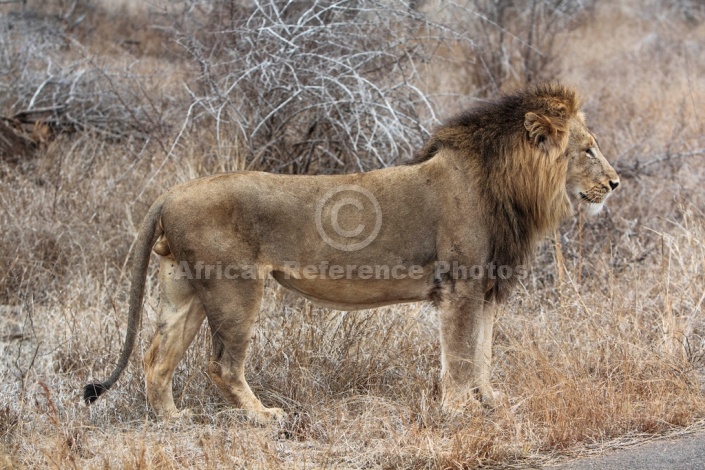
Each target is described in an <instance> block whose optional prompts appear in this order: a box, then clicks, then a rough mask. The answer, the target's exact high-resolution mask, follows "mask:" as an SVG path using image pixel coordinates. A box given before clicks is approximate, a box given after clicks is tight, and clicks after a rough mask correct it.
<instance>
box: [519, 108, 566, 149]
mask: <svg viewBox="0 0 705 470" xmlns="http://www.w3.org/2000/svg"><path fill="white" fill-rule="evenodd" d="M524 127H525V128H526V130H527V131H528V134H529V142H531V145H533V146H535V147H539V148H540V149H542V150H544V151H545V152H549V151H551V150H553V149H556V148H560V146H561V139H560V136H561V133H562V132H563V129H564V127H565V125H564V123H563V122H562V120H561V119H560V118H550V117H548V116H539V115H538V114H536V113H532V112H528V113H526V114H525V115H524Z"/></svg>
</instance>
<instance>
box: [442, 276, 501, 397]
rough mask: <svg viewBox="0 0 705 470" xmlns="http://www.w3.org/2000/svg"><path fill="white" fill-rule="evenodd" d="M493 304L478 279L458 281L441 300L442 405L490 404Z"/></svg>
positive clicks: (493, 394)
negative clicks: (462, 282) (469, 281)
mask: <svg viewBox="0 0 705 470" xmlns="http://www.w3.org/2000/svg"><path fill="white" fill-rule="evenodd" d="M493 326H494V305H493V303H492V302H487V301H485V293H484V288H483V284H482V283H479V282H477V283H466V284H461V283H458V284H456V286H455V289H454V292H452V293H448V295H447V296H446V298H444V300H443V302H442V304H441V363H442V369H441V383H442V389H443V409H444V410H456V411H461V410H464V409H466V408H468V407H472V406H476V405H477V401H478V399H479V400H480V401H481V402H482V404H483V405H485V406H489V407H494V405H495V402H496V398H497V394H496V392H495V391H494V390H493V389H492V386H491V385H490V364H491V362H492V328H493Z"/></svg>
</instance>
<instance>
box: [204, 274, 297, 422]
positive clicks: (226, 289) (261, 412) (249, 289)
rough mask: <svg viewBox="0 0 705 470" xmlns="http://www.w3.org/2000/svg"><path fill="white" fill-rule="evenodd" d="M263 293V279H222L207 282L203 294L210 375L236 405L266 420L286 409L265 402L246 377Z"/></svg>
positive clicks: (254, 416) (272, 418)
mask: <svg viewBox="0 0 705 470" xmlns="http://www.w3.org/2000/svg"><path fill="white" fill-rule="evenodd" d="M200 294H201V291H199V295H200ZM263 294H264V280H261V279H257V280H238V281H232V280H230V281H225V280H221V281H220V282H211V283H209V284H208V285H207V286H204V287H203V295H201V298H202V299H203V301H204V305H205V307H206V315H207V317H208V324H209V325H210V329H211V334H212V337H213V350H212V351H211V359H210V362H209V364H208V373H209V375H210V376H211V379H212V380H213V381H214V382H215V383H216V384H217V385H218V387H219V388H220V390H221V391H222V392H223V395H225V397H226V398H227V399H228V400H229V401H230V402H232V403H233V404H234V405H235V406H237V407H239V408H242V409H244V410H245V411H247V413H248V415H249V416H250V417H252V418H253V419H254V420H256V421H258V422H261V423H267V422H271V421H273V420H276V419H279V418H282V417H284V416H285V413H284V411H283V410H281V409H280V408H267V407H265V406H264V405H262V403H261V402H260V401H259V399H258V398H257V397H256V396H255V394H254V393H253V392H252V390H251V389H250V386H249V385H248V383H247V381H246V380H245V357H246V355H247V348H248V346H249V342H250V338H251V336H252V329H253V327H254V324H255V321H256V319H257V315H258V313H259V308H260V303H261V300H262V295H263Z"/></svg>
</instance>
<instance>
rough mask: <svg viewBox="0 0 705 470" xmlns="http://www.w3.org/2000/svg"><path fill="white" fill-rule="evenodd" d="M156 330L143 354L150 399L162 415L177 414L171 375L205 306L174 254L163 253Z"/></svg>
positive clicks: (196, 327)
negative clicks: (145, 352)
mask: <svg viewBox="0 0 705 470" xmlns="http://www.w3.org/2000/svg"><path fill="white" fill-rule="evenodd" d="M159 281H160V299H159V307H158V309H157V332H156V334H155V336H154V339H153V340H152V344H151V346H150V348H149V350H148V351H147V354H145V357H144V369H145V380H146V385H147V400H148V401H149V404H150V405H151V406H152V408H153V409H154V411H155V412H156V413H157V415H159V416H160V417H165V418H169V417H174V416H178V415H179V412H178V410H177V408H176V404H175V403H174V397H173V393H172V379H173V377H174V370H175V369H176V366H177V364H178V363H179V361H180V360H181V358H182V357H183V356H184V354H185V352H186V349H188V347H189V345H190V344H191V342H192V341H193V338H194V337H195V336H196V333H197V332H198V330H199V328H200V326H201V324H202V323H203V319H204V318H205V310H204V308H203V305H202V304H201V302H200V300H199V299H198V297H197V296H196V293H195V292H194V290H193V288H192V287H191V285H190V284H189V281H188V279H187V278H186V277H185V276H183V273H181V272H180V271H179V267H178V264H177V262H176V261H175V259H174V257H173V256H171V255H169V256H160V264H159Z"/></svg>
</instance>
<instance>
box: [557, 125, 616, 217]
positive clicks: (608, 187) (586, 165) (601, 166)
mask: <svg viewBox="0 0 705 470" xmlns="http://www.w3.org/2000/svg"><path fill="white" fill-rule="evenodd" d="M570 127H571V128H570V137H569V140H568V147H567V149H566V151H565V154H564V155H565V157H566V158H567V160H568V169H567V173H566V192H567V193H568V196H569V197H570V198H571V199H572V200H573V201H575V202H577V203H578V204H582V205H585V206H586V207H587V212H588V214H597V213H598V212H600V210H602V207H603V205H604V203H605V201H606V200H607V198H608V197H609V196H610V194H612V191H614V190H615V189H617V186H619V176H618V175H617V172H616V171H615V170H614V168H612V166H611V165H610V164H609V162H607V159H606V158H605V157H604V156H603V155H602V152H601V151H600V147H599V146H598V144H597V140H596V139H595V136H594V135H593V134H592V133H591V132H590V131H589V130H588V128H587V127H586V126H585V123H584V122H583V119H582V117H580V118H579V119H575V120H573V122H572V123H571V126H570Z"/></svg>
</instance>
